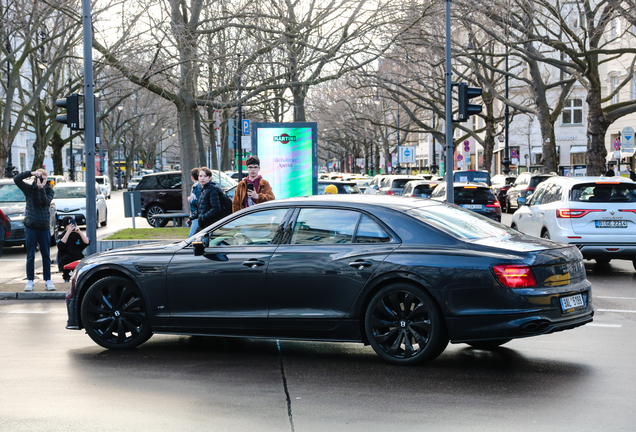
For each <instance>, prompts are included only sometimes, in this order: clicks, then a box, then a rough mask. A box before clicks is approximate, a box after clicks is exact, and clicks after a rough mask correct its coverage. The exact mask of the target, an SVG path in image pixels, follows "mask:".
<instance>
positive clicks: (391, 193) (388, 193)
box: [386, 190, 395, 195]
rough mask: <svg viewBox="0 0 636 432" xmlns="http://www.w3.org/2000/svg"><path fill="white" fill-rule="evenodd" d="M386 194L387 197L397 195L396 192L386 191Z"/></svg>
mask: <svg viewBox="0 0 636 432" xmlns="http://www.w3.org/2000/svg"><path fill="white" fill-rule="evenodd" d="M386 194H387V195H395V191H391V190H390V191H386Z"/></svg>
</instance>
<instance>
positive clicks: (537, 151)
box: [531, 146, 543, 155]
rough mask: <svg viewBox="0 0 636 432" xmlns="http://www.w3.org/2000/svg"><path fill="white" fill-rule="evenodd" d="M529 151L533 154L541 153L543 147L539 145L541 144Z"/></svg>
mask: <svg viewBox="0 0 636 432" xmlns="http://www.w3.org/2000/svg"><path fill="white" fill-rule="evenodd" d="M531 153H532V154H533V155H537V154H543V147H541V146H536V147H532V149H531Z"/></svg>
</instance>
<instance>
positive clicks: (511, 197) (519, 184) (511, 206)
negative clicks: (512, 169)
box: [503, 172, 555, 213]
mask: <svg viewBox="0 0 636 432" xmlns="http://www.w3.org/2000/svg"><path fill="white" fill-rule="evenodd" d="M554 176H555V175H554V174H537V173H534V174H533V173H529V172H524V173H521V174H519V176H518V177H517V178H516V179H515V182H514V183H513V185H512V187H510V189H508V192H507V193H506V201H505V202H506V204H505V205H503V210H504V211H505V212H506V213H512V212H513V211H514V210H516V209H518V208H519V203H518V202H517V200H518V199H519V198H526V197H527V196H528V195H530V194H531V193H533V192H534V190H535V189H536V187H537V186H539V184H540V183H541V182H544V181H546V180H547V179H549V178H550V177H554Z"/></svg>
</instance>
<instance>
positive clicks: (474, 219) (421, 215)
mask: <svg viewBox="0 0 636 432" xmlns="http://www.w3.org/2000/svg"><path fill="white" fill-rule="evenodd" d="M406 213H407V214H409V215H411V216H413V217H415V218H416V219H419V220H421V221H422V222H424V223H426V224H428V225H432V226H434V227H435V228H438V229H440V230H442V231H444V232H446V233H448V234H450V235H451V236H453V237H455V238H458V239H461V240H477V239H481V238H485V237H502V236H504V235H506V234H510V235H512V234H515V233H516V231H514V230H513V229H512V228H508V227H507V226H505V225H502V224H500V223H498V222H495V221H493V220H491V219H489V218H487V217H485V216H481V215H479V214H477V213H475V212H472V211H470V210H464V209H463V208H461V207H456V206H453V205H439V206H427V207H420V208H414V209H410V210H407V211H406Z"/></svg>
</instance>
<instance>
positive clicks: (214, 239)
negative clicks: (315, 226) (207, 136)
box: [204, 209, 287, 247]
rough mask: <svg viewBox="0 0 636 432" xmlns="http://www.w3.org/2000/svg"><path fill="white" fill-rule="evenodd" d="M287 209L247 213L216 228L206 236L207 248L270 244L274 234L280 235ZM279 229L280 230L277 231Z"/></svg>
mask: <svg viewBox="0 0 636 432" xmlns="http://www.w3.org/2000/svg"><path fill="white" fill-rule="evenodd" d="M286 213H287V209H275V210H264V211H260V212H256V213H249V214H247V215H245V216H241V217H239V218H237V219H234V220H232V221H230V222H228V223H226V224H225V225H223V226H221V227H219V228H216V229H215V230H214V231H212V232H210V233H208V235H207V242H206V241H205V240H204V242H206V243H207V246H211V247H213V246H235V245H245V246H251V245H253V246H263V245H269V244H271V243H272V240H273V239H274V238H275V237H276V234H282V233H281V232H280V230H282V226H281V223H282V221H283V220H284V219H285V214H286ZM279 228H280V229H279Z"/></svg>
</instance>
